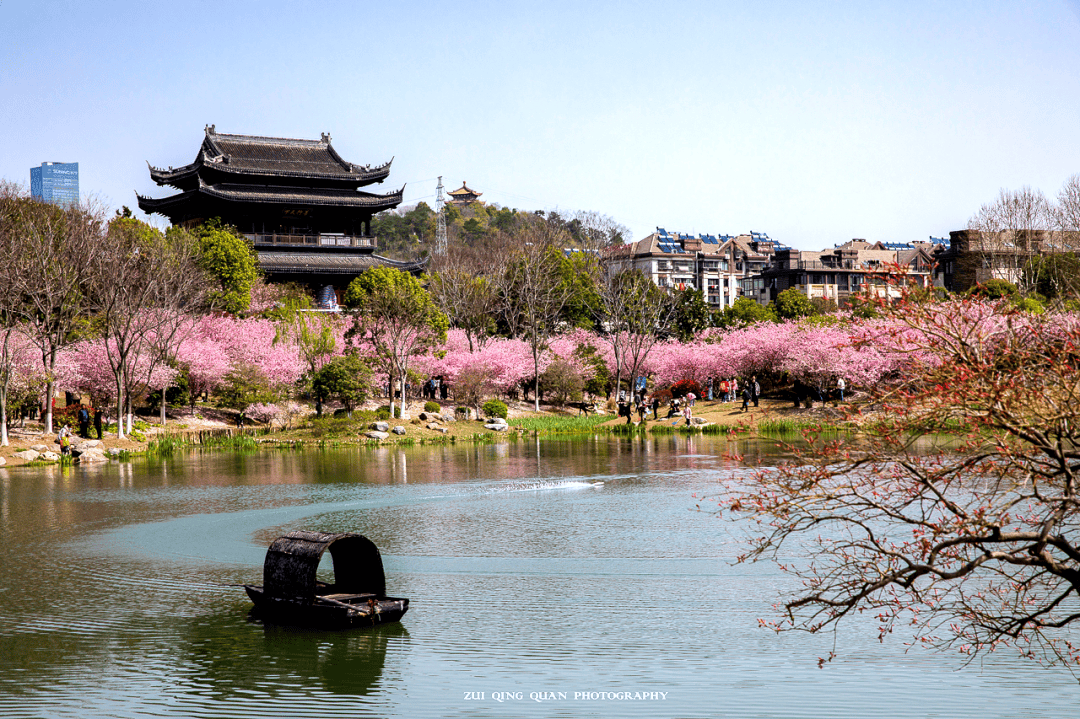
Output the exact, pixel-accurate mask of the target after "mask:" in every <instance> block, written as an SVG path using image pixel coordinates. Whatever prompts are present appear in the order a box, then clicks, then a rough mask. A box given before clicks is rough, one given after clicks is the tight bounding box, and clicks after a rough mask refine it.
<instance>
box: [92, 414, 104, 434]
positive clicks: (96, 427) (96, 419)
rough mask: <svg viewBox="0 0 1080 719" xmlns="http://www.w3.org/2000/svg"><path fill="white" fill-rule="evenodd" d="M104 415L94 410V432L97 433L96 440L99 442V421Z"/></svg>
mask: <svg viewBox="0 0 1080 719" xmlns="http://www.w3.org/2000/svg"><path fill="white" fill-rule="evenodd" d="M104 415H105V413H104V412H102V411H101V410H100V409H95V410H94V431H95V432H97V438H98V439H99V440H100V439H101V424H102V422H101V420H102V418H103V417H104Z"/></svg>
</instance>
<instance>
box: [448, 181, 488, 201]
mask: <svg viewBox="0 0 1080 719" xmlns="http://www.w3.org/2000/svg"><path fill="white" fill-rule="evenodd" d="M446 194H448V195H450V204H452V205H457V206H458V207H464V206H465V205H468V204H470V203H473V202H477V203H479V204H481V205H482V204H484V203H483V202H481V201H480V195H482V194H484V193H483V192H477V191H476V190H473V189H471V188H470V187H469V186H468V185H467V184H466V183H465V181H464V180H462V181H461V187H459V188H457V189H456V190H451V191H450V192H448V193H446Z"/></svg>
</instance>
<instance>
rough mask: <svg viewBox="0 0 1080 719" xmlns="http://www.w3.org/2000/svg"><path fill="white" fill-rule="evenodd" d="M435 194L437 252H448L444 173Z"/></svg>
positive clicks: (443, 253)
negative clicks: (443, 189) (443, 190)
mask: <svg viewBox="0 0 1080 719" xmlns="http://www.w3.org/2000/svg"><path fill="white" fill-rule="evenodd" d="M436 190H437V191H438V192H437V194H436V195H435V254H436V255H445V254H446V206H445V205H444V204H443V195H442V175H439V186H438V187H437V188H436Z"/></svg>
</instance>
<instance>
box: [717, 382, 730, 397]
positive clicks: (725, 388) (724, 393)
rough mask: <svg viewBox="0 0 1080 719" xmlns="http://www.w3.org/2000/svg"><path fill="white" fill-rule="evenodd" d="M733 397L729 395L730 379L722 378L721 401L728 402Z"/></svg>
mask: <svg viewBox="0 0 1080 719" xmlns="http://www.w3.org/2000/svg"><path fill="white" fill-rule="evenodd" d="M730 400H731V397H730V396H729V395H728V381H727V380H726V379H722V380H720V401H721V402H728V401H730Z"/></svg>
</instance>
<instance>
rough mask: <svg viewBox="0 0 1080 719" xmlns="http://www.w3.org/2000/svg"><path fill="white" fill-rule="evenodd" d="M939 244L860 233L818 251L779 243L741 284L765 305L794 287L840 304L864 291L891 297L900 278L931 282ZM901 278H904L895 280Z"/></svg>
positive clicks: (923, 283)
mask: <svg viewBox="0 0 1080 719" xmlns="http://www.w3.org/2000/svg"><path fill="white" fill-rule="evenodd" d="M937 249H938V248H936V247H935V246H934V245H932V244H930V243H929V242H916V243H910V244H900V243H893V244H886V243H882V242H867V241H866V240H858V239H856V240H852V241H850V242H845V243H844V244H842V245H837V246H835V247H834V248H833V249H831V250H824V251H821V252H809V251H802V250H794V249H791V248H782V249H777V251H776V252H775V254H774V255H773V258H772V262H771V263H770V264H769V266H768V267H767V268H765V270H764V271H763V272H762V273H761V274H760V275H758V276H755V277H750V278H747V279H744V280H742V281H741V285H742V288H741V290H742V294H743V296H746V297H751V298H753V299H754V300H756V301H757V302H758V303H760V304H763V305H766V304H768V303H769V302H771V301H772V300H775V299H776V296H777V295H779V294H780V293H781V292H783V291H784V290H787V289H792V288H794V289H796V290H798V291H799V292H801V293H803V294H805V295H806V296H807V297H809V298H811V299H822V300H832V301H834V302H836V303H837V304H838V305H841V304H843V303H844V301H845V300H847V299H848V298H850V297H851V296H852V295H858V294H862V293H865V292H867V291H870V292H872V293H874V294H876V295H878V296H881V297H893V298H895V297H899V296H900V293H901V291H902V290H901V285H902V284H903V282H906V283H908V284H916V285H919V286H922V287H930V286H932V285H933V284H934V275H933V268H934V263H935V259H934V253H935V251H936V250H937ZM900 278H903V282H898V280H899V279H900Z"/></svg>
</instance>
